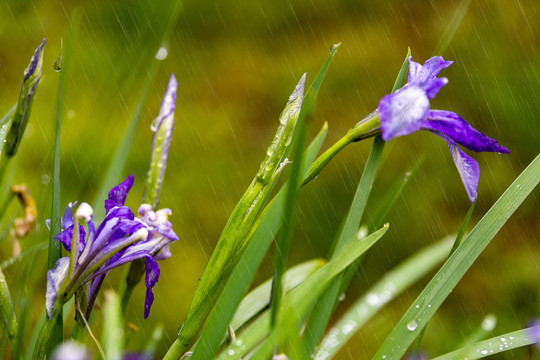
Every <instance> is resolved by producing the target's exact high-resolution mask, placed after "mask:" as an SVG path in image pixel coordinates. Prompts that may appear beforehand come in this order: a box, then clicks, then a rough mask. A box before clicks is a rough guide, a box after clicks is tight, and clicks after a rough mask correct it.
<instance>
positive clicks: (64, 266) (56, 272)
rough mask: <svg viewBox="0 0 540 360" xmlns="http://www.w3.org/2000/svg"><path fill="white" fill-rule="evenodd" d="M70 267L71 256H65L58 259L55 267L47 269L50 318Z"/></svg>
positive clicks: (47, 303)
mask: <svg viewBox="0 0 540 360" xmlns="http://www.w3.org/2000/svg"><path fill="white" fill-rule="evenodd" d="M68 269H69V257H63V258H60V259H58V260H57V261H56V264H54V268H52V269H50V270H49V271H47V292H46V294H45V308H46V309H47V317H48V318H50V317H51V314H52V311H53V310H54V304H55V302H56V298H57V297H58V290H59V289H60V286H61V285H62V283H63V282H64V280H65V279H66V275H67V273H68Z"/></svg>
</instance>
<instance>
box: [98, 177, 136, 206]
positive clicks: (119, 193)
mask: <svg viewBox="0 0 540 360" xmlns="http://www.w3.org/2000/svg"><path fill="white" fill-rule="evenodd" d="M133 179H134V176H133V175H129V176H128V177H127V178H126V180H124V181H123V182H121V183H120V184H118V185H116V186H115V187H113V188H112V189H111V191H109V198H108V199H107V200H105V211H106V212H107V213H108V212H109V211H110V210H111V209H112V208H113V207H115V206H123V205H124V203H125V202H126V197H127V194H128V192H129V190H130V189H131V187H132V186H133Z"/></svg>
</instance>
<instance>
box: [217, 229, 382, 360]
mask: <svg viewBox="0 0 540 360" xmlns="http://www.w3.org/2000/svg"><path fill="white" fill-rule="evenodd" d="M386 230H387V227H386V226H385V227H384V228H382V229H381V230H379V231H377V232H375V233H373V234H371V235H370V236H368V237H367V238H365V239H363V240H360V241H351V242H349V243H348V246H346V247H345V248H344V249H343V250H342V251H340V252H339V254H337V255H336V257H335V258H334V259H333V260H332V261H331V262H329V263H328V264H327V265H325V266H324V267H323V268H321V269H320V270H318V271H317V272H316V273H315V274H313V275H311V276H310V277H309V278H308V279H307V280H306V281H304V282H303V283H302V284H301V285H299V286H298V287H297V288H296V289H294V290H293V291H291V293H290V294H288V295H287V296H285V299H284V310H283V311H282V315H281V316H280V320H281V321H283V319H286V318H290V319H293V318H294V319H295V320H296V319H297V316H301V315H302V313H304V312H305V310H306V311H307V308H309V306H310V304H311V303H312V302H313V301H315V299H316V298H317V297H318V294H320V292H322V291H323V289H324V287H325V286H324V284H325V283H326V282H327V281H330V280H331V279H332V278H333V277H334V276H335V275H336V274H338V273H339V271H341V270H342V269H343V268H345V267H346V266H347V264H349V263H350V262H351V261H354V259H355V258H356V257H357V255H358V256H359V254H358V253H360V255H361V253H363V252H365V251H367V250H368V249H369V247H370V246H372V245H373V244H374V243H375V242H376V241H377V240H378V239H380V237H382V235H384V233H385V232H386ZM340 269H341V270H340ZM336 271H337V272H336ZM291 311H293V312H294V314H293V315H291V314H290V312H291ZM293 322H294V321H293ZM283 325H284V324H283V323H281V324H280V327H279V329H274V331H273V332H272V333H274V335H273V336H272V338H270V339H269V340H268V341H269V343H268V344H267V345H268V346H270V347H271V344H270V343H272V342H273V344H275V343H277V342H278V340H279V339H278V338H277V337H276V336H277V333H279V330H280V329H282V328H283ZM292 327H293V328H296V324H295V326H292ZM269 333H270V313H269V312H265V313H264V314H262V315H261V316H260V317H259V318H258V319H257V320H255V321H254V322H253V323H252V324H251V325H250V326H248V327H247V328H246V330H245V331H244V332H243V333H242V334H241V335H240V336H239V337H238V339H237V340H236V341H235V342H233V343H232V344H231V345H229V346H228V347H227V348H226V349H224V350H223V351H222V352H221V354H220V355H219V356H218V357H217V359H218V360H225V359H240V358H242V357H244V355H245V354H247V353H248V352H250V351H252V350H253V348H254V347H255V346H256V345H257V344H258V343H260V342H261V341H262V340H263V339H264V338H265V337H266V336H267V335H268V334H269Z"/></svg>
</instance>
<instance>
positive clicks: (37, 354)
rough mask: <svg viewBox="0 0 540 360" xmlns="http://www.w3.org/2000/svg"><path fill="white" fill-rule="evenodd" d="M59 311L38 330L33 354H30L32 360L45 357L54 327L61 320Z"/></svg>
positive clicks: (39, 359)
mask: <svg viewBox="0 0 540 360" xmlns="http://www.w3.org/2000/svg"><path fill="white" fill-rule="evenodd" d="M60 313H61V312H60V311H56V312H55V313H54V314H53V316H52V318H51V319H46V320H45V321H44V322H43V325H42V326H41V329H40V330H39V335H38V338H37V342H36V345H35V347H34V353H33V354H32V360H41V359H43V358H44V357H45V356H46V355H47V351H48V346H49V342H50V341H51V337H52V335H53V330H54V327H55V326H56V325H57V323H58V320H59V319H61V317H59V316H58V315H60Z"/></svg>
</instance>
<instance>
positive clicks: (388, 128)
mask: <svg viewBox="0 0 540 360" xmlns="http://www.w3.org/2000/svg"><path fill="white" fill-rule="evenodd" d="M428 111H429V99H428V97H427V96H426V93H425V92H424V90H423V89H422V88H420V87H419V86H414V85H413V86H408V87H404V88H402V89H401V90H398V91H396V92H395V93H393V94H390V95H386V96H385V97H383V98H382V99H381V101H380V102H379V118H380V119H381V133H382V138H383V140H384V141H388V140H390V139H392V138H395V137H398V136H403V135H408V134H411V133H413V132H415V131H418V130H420V126H421V124H422V122H423V121H424V120H425V118H426V115H427V112H428Z"/></svg>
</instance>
